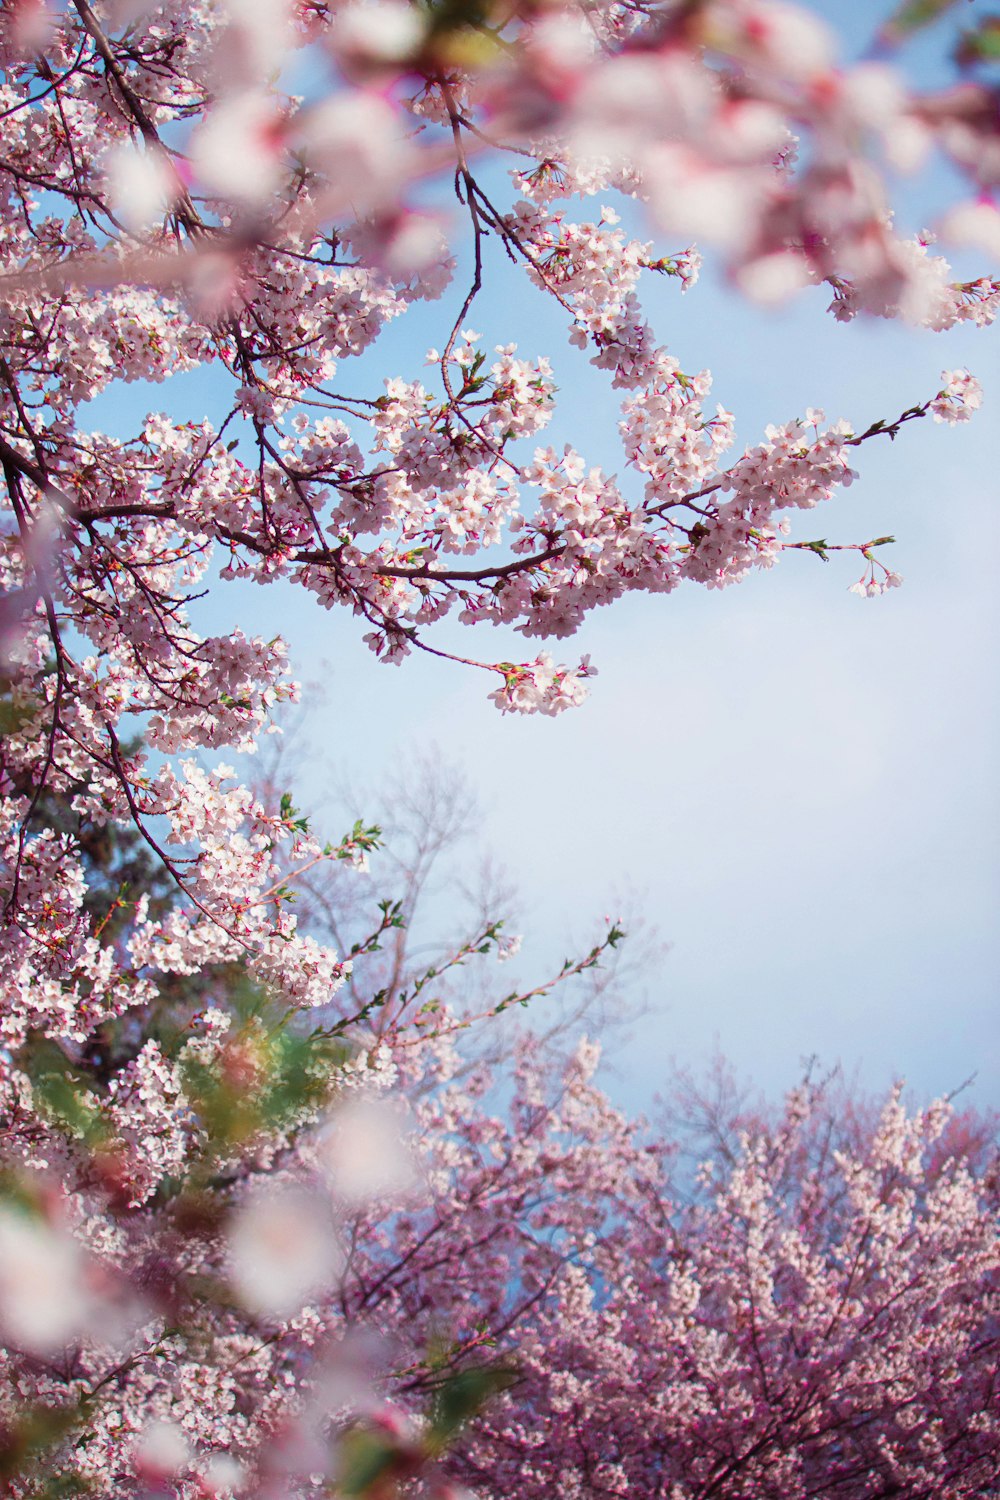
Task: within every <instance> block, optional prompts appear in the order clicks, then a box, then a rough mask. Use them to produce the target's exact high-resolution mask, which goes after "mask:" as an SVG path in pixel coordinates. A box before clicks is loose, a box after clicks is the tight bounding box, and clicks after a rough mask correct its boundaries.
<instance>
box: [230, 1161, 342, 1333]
mask: <svg viewBox="0 0 1000 1500" xmlns="http://www.w3.org/2000/svg"><path fill="white" fill-rule="evenodd" d="M229 1263H230V1280H231V1284H232V1288H233V1291H234V1292H235V1294H236V1297H237V1299H238V1300H239V1301H240V1302H241V1303H242V1305H243V1306H244V1307H245V1308H246V1309H247V1311H248V1312H252V1313H259V1314H262V1315H264V1316H271V1317H275V1318H286V1317H291V1316H292V1315H293V1314H295V1313H297V1312H298V1311H299V1309H300V1308H301V1307H303V1306H304V1305H305V1303H306V1302H307V1301H308V1300H309V1298H310V1297H311V1296H313V1295H314V1294H315V1293H318V1292H322V1291H325V1290H326V1289H327V1288H328V1287H330V1286H331V1285H333V1284H334V1283H335V1282H336V1281H337V1280H338V1278H339V1276H340V1274H341V1272H342V1270H343V1266H344V1256H343V1251H342V1249H341V1246H340V1242H339V1241H338V1239H337V1237H336V1234H335V1232H334V1228H333V1223H332V1221H331V1218H330V1214H329V1210H328V1209H327V1208H326V1207H325V1206H324V1205H323V1203H322V1202H321V1200H320V1199H319V1197H318V1196H316V1195H314V1194H311V1193H309V1192H307V1191H306V1190H305V1189H304V1188H302V1187H300V1186H298V1185H297V1184H293V1185H290V1186H287V1187H280V1188H269V1189H268V1190H266V1191H265V1190H262V1189H259V1190H257V1191H256V1192H255V1193H254V1194H253V1195H252V1196H251V1197H250V1198H249V1199H248V1200H247V1202H246V1203H244V1204H243V1205H242V1207H241V1208H240V1209H239V1210H238V1211H237V1213H236V1215H235V1217H234V1220H233V1222H232V1224H231V1225H230V1229H229Z"/></svg>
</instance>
